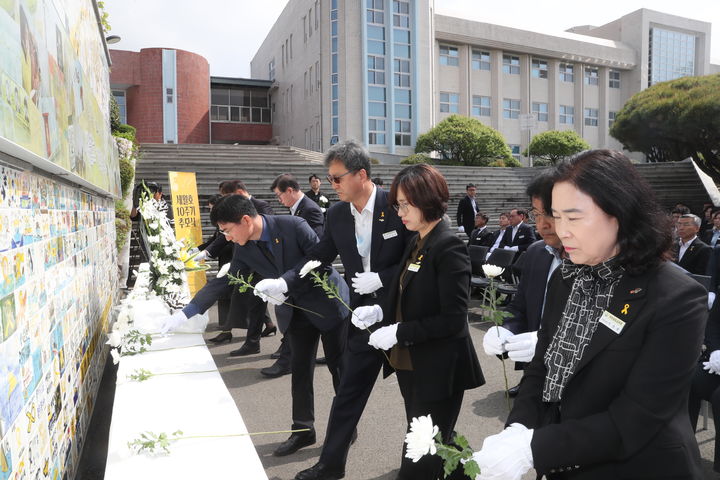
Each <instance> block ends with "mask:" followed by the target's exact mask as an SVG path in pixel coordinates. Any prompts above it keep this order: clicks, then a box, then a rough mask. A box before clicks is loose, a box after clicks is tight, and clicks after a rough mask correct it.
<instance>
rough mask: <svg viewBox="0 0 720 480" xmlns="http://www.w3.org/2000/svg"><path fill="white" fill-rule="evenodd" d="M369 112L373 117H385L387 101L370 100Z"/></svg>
mask: <svg viewBox="0 0 720 480" xmlns="http://www.w3.org/2000/svg"><path fill="white" fill-rule="evenodd" d="M368 114H369V115H370V116H371V117H385V116H386V115H387V114H386V113H385V102H368Z"/></svg>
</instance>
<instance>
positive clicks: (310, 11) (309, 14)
mask: <svg viewBox="0 0 720 480" xmlns="http://www.w3.org/2000/svg"><path fill="white" fill-rule="evenodd" d="M312 16H313V14H312V7H310V10H308V16H307V20H308V37H312ZM311 137H312V135H311Z"/></svg>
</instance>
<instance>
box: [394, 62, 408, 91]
mask: <svg viewBox="0 0 720 480" xmlns="http://www.w3.org/2000/svg"><path fill="white" fill-rule="evenodd" d="M394 77H395V80H394V83H395V86H396V87H406V88H409V87H410V61H409V60H395V73H394Z"/></svg>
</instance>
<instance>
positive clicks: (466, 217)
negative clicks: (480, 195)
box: [457, 195, 477, 235]
mask: <svg viewBox="0 0 720 480" xmlns="http://www.w3.org/2000/svg"><path fill="white" fill-rule="evenodd" d="M475 205H477V199H475ZM476 213H477V212H476V211H475V209H474V208H473V206H472V201H471V200H470V197H468V196H467V195H465V196H464V197H463V198H461V199H460V201H459V202H458V208H457V224H458V226H460V225H462V226H463V228H465V233H466V234H468V235H470V233H472V231H473V228H474V227H475V214H476Z"/></svg>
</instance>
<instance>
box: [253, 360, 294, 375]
mask: <svg viewBox="0 0 720 480" xmlns="http://www.w3.org/2000/svg"><path fill="white" fill-rule="evenodd" d="M260 373H262V374H263V375H265V376H266V377H270V378H277V377H282V376H283V375H287V374H288V373H290V367H283V366H282V365H280V364H278V362H275V363H273V364H272V365H271V366H269V367H265V368H263V369H261V370H260Z"/></svg>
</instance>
